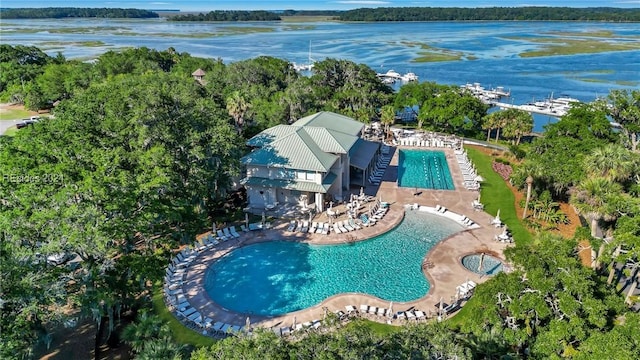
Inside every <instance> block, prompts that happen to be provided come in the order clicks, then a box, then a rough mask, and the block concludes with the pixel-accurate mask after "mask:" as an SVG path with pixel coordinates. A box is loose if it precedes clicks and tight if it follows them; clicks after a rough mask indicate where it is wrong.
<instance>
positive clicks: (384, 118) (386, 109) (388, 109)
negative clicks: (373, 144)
mask: <svg viewBox="0 0 640 360" xmlns="http://www.w3.org/2000/svg"><path fill="white" fill-rule="evenodd" d="M395 121H396V111H395V109H394V108H393V106H391V105H385V106H383V107H382V109H381V112H380V122H381V123H382V124H383V125H384V130H385V133H386V134H387V139H388V138H389V127H390V126H391V125H393V123H394V122H395Z"/></svg>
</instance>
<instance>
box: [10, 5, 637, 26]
mask: <svg viewBox="0 0 640 360" xmlns="http://www.w3.org/2000/svg"><path fill="white" fill-rule="evenodd" d="M551 10H553V11H551ZM158 17H162V18H166V19H167V20H170V21H201V22H205V21H206V22H211V21H216V22H255V21H262V22H271V21H287V20H286V19H291V18H295V19H298V20H299V21H302V22H304V21H309V20H307V18H310V19H318V18H322V19H323V20H324V21H341V22H369V23H370V22H443V21H445V22H449V21H461V22H475V21H569V22H571V21H575V22H616V23H618V22H619V23H637V22H640V8H615V7H591V8H572V7H554V6H547V7H542V6H540V7H537V6H529V7H527V6H523V7H486V8H461V7H386V8H382V7H380V8H360V9H353V10H344V11H341V10H246V11H240V10H216V11H208V12H207V11H181V10H180V9H155V10H143V9H121V8H74V7H64V8H61V7H60V8H0V19H60V18H108V19H116V18H158Z"/></svg>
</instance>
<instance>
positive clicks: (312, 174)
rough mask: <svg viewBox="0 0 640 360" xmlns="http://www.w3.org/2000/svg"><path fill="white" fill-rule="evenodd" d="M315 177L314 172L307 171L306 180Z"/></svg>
mask: <svg viewBox="0 0 640 360" xmlns="http://www.w3.org/2000/svg"><path fill="white" fill-rule="evenodd" d="M315 179H316V173H313V172H311V171H309V172H307V180H309V181H314V180H315Z"/></svg>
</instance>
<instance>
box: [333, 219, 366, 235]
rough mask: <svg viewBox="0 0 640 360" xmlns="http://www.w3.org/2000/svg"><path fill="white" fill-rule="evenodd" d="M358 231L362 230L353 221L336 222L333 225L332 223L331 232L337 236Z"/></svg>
mask: <svg viewBox="0 0 640 360" xmlns="http://www.w3.org/2000/svg"><path fill="white" fill-rule="evenodd" d="M360 229H362V226H361V225H360V224H358V223H357V222H356V221H355V220H354V219H348V220H342V221H336V222H335V223H333V231H334V232H336V233H338V234H342V233H346V232H350V231H355V230H360Z"/></svg>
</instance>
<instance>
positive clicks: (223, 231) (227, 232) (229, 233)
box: [222, 228, 233, 239]
mask: <svg viewBox="0 0 640 360" xmlns="http://www.w3.org/2000/svg"><path fill="white" fill-rule="evenodd" d="M222 233H223V234H224V235H225V236H226V237H227V239H231V238H233V235H231V232H230V231H229V228H224V229H222Z"/></svg>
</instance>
